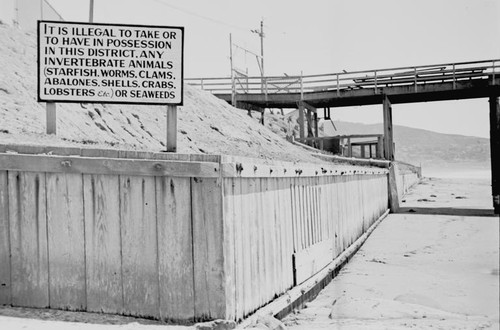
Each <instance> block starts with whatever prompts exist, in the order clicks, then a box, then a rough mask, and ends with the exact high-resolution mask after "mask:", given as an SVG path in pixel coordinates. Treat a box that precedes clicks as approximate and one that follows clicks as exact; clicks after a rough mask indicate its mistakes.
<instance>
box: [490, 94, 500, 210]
mask: <svg viewBox="0 0 500 330" xmlns="http://www.w3.org/2000/svg"><path fill="white" fill-rule="evenodd" d="M490 152H491V194H492V196H493V208H494V210H495V214H500V104H499V99H498V97H496V96H494V97H490Z"/></svg>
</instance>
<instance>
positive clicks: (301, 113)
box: [299, 102, 305, 142]
mask: <svg viewBox="0 0 500 330" xmlns="http://www.w3.org/2000/svg"><path fill="white" fill-rule="evenodd" d="M304 109H305V107H304V104H302V102H299V133H300V135H299V136H300V138H301V139H303V138H304V137H305V134H304ZM301 142H303V140H301Z"/></svg>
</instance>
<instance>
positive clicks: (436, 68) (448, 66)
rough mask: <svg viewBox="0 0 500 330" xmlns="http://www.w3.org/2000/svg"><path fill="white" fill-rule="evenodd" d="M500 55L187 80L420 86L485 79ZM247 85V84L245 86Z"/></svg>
mask: <svg viewBox="0 0 500 330" xmlns="http://www.w3.org/2000/svg"><path fill="white" fill-rule="evenodd" d="M496 62H500V59H494V60H484V61H471V62H457V63H445V64H433V65H421V66H411V67H396V68H387V69H376V70H362V71H351V72H338V73H329V74H313V75H293V76H289V75H287V76H266V77H261V76H247V77H245V78H244V79H245V88H236V90H235V91H233V90H232V85H233V82H232V81H231V77H227V78H223V77H213V78H188V79H185V80H186V82H187V83H189V84H191V85H194V86H199V87H201V88H202V89H205V90H207V91H211V92H213V93H214V94H232V93H233V92H234V93H242V94H265V95H268V94H283V93H296V94H300V95H303V93H305V92H313V91H337V95H339V92H340V91H341V90H344V89H359V88H366V87H370V88H374V90H375V92H377V90H378V89H380V88H381V87H385V86H391V85H414V86H415V92H417V91H418V88H417V86H418V85H421V84H425V83H428V82H430V81H441V82H451V83H453V88H454V89H455V88H456V83H457V81H460V80H463V79H484V78H488V77H490V76H492V77H493V78H495V75H497V76H498V75H499V74H500V66H499V65H498V63H496ZM242 87H243V86H242Z"/></svg>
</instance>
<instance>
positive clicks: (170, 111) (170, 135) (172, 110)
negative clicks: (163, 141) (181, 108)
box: [167, 105, 177, 152]
mask: <svg viewBox="0 0 500 330" xmlns="http://www.w3.org/2000/svg"><path fill="white" fill-rule="evenodd" d="M176 151H177V106H176V105H167V152H176Z"/></svg>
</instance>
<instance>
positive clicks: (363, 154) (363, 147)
mask: <svg viewBox="0 0 500 330" xmlns="http://www.w3.org/2000/svg"><path fill="white" fill-rule="evenodd" d="M359 147H360V148H361V158H365V145H364V144H361V145H360V146H359Z"/></svg>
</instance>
